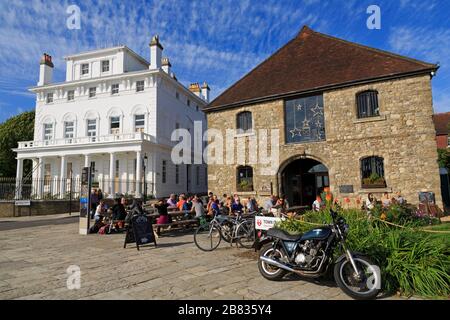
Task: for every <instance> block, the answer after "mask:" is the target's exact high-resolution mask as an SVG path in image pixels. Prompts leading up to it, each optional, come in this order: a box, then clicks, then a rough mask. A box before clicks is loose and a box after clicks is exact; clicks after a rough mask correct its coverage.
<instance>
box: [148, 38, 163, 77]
mask: <svg viewBox="0 0 450 320" xmlns="http://www.w3.org/2000/svg"><path fill="white" fill-rule="evenodd" d="M163 49H164V48H163V46H162V45H161V43H159V36H158V35H156V36H154V37H153V38H152V41H151V42H150V69H159V68H161V58H162V51H163Z"/></svg>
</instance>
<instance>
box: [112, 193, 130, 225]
mask: <svg viewBox="0 0 450 320" xmlns="http://www.w3.org/2000/svg"><path fill="white" fill-rule="evenodd" d="M126 216H127V212H126V210H125V206H124V205H123V203H122V201H121V199H120V198H117V199H116V203H115V204H114V206H113V207H112V218H113V220H119V221H122V220H125V217H126Z"/></svg>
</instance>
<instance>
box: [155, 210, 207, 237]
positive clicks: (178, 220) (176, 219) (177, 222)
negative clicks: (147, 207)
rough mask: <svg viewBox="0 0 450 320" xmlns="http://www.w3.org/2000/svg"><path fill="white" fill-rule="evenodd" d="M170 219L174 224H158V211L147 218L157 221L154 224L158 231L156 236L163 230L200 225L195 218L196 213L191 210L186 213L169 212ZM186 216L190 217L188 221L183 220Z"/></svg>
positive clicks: (185, 211)
mask: <svg viewBox="0 0 450 320" xmlns="http://www.w3.org/2000/svg"><path fill="white" fill-rule="evenodd" d="M168 215H169V217H170V218H171V220H172V222H169V223H160V224H158V223H156V220H157V218H158V217H159V213H158V212H156V211H153V212H152V213H148V214H147V216H148V217H151V218H152V220H154V221H155V223H154V224H153V228H154V229H156V234H157V235H158V236H159V235H160V233H161V232H160V230H161V228H164V229H166V228H169V227H170V228H172V227H174V228H180V227H186V226H188V227H194V226H197V225H198V220H197V219H195V218H193V215H194V213H193V212H191V211H190V210H184V211H173V210H172V211H169V212H168ZM185 215H188V216H189V218H188V219H183V218H184V217H185Z"/></svg>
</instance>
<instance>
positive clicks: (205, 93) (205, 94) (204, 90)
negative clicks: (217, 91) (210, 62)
mask: <svg viewBox="0 0 450 320" xmlns="http://www.w3.org/2000/svg"><path fill="white" fill-rule="evenodd" d="M210 90H211V89H210V88H209V86H208V84H207V83H206V81H205V82H203V85H202V96H203V99H204V100H205V101H206V102H207V103H209V91H210Z"/></svg>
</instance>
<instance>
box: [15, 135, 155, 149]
mask: <svg viewBox="0 0 450 320" xmlns="http://www.w3.org/2000/svg"><path fill="white" fill-rule="evenodd" d="M126 141H150V142H153V143H156V138H155V137H154V136H152V135H149V134H146V133H142V132H136V133H121V134H110V135H106V136H98V137H80V138H65V139H54V140H40V141H20V142H19V149H26V148H39V147H48V146H69V145H77V144H91V143H92V144H96V143H105V142H126Z"/></svg>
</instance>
